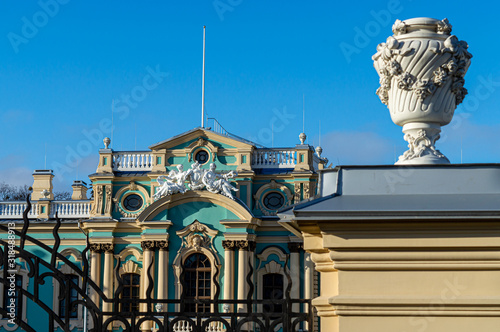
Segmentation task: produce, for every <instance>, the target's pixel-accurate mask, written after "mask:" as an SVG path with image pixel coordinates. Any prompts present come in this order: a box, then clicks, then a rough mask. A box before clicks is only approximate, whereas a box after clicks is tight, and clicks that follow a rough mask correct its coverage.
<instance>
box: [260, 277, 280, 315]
mask: <svg viewBox="0 0 500 332" xmlns="http://www.w3.org/2000/svg"><path fill="white" fill-rule="evenodd" d="M262 298H263V299H264V300H282V299H283V275H282V274H281V273H268V274H264V276H263V277H262ZM263 308H264V312H273V313H281V312H282V311H283V305H282V304H281V303H269V304H264V306H263Z"/></svg>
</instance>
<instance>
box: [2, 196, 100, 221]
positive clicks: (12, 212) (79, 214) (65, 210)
mask: <svg viewBox="0 0 500 332" xmlns="http://www.w3.org/2000/svg"><path fill="white" fill-rule="evenodd" d="M91 202H92V201H90V200H82V201H49V204H50V214H49V216H50V218H54V217H55V213H56V211H57V214H58V216H59V218H61V219H75V218H89V217H90V210H91V208H92V205H91ZM26 206H27V204H26V202H0V220H2V219H3V220H5V219H9V220H10V219H22V218H23V212H24V210H25V209H26ZM40 213H41V211H40V208H39V204H38V203H36V202H32V206H31V210H30V212H29V214H28V218H30V219H36V218H38V216H39V214H40Z"/></svg>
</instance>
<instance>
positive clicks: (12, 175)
mask: <svg viewBox="0 0 500 332" xmlns="http://www.w3.org/2000/svg"><path fill="white" fill-rule="evenodd" d="M32 174H33V170H31V169H29V168H26V167H11V168H6V169H2V170H0V182H5V183H8V184H10V185H14V186H20V185H25V184H26V185H29V186H31V185H32V184H33V175H32Z"/></svg>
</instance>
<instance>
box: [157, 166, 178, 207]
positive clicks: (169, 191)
mask: <svg viewBox="0 0 500 332" xmlns="http://www.w3.org/2000/svg"><path fill="white" fill-rule="evenodd" d="M185 175H186V172H184V167H183V166H182V165H178V166H177V171H176V170H172V171H170V172H169V173H168V175H160V176H159V177H158V178H157V179H156V181H158V183H159V184H160V186H159V188H158V190H157V191H156V193H155V194H154V195H153V198H154V200H155V201H156V200H158V199H160V198H161V197H163V196H169V195H173V194H177V193H181V194H184V193H185V192H186V186H185V185H184V180H185V178H186V177H185Z"/></svg>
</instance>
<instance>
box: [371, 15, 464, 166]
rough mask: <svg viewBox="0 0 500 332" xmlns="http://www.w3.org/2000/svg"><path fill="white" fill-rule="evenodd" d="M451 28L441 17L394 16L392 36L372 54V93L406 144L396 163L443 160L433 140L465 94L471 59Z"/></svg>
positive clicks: (449, 119)
mask: <svg viewBox="0 0 500 332" xmlns="http://www.w3.org/2000/svg"><path fill="white" fill-rule="evenodd" d="M451 29H452V26H451V24H450V23H449V22H448V20H447V19H444V20H442V21H439V20H436V19H432V18H413V19H409V20H404V21H400V20H396V22H395V23H394V25H393V27H392V31H393V33H394V35H393V36H391V37H389V38H387V41H386V42H385V43H381V44H379V45H378V46H377V53H376V54H375V55H373V57H372V59H373V60H374V66H375V69H376V70H377V72H378V74H379V77H380V87H379V88H378V89H377V95H378V96H379V98H380V100H381V101H382V103H384V104H385V105H387V107H388V108H389V110H390V114H391V118H392V121H393V122H394V123H395V124H397V125H399V126H402V127H403V133H404V134H405V137H404V138H405V140H406V141H407V142H408V143H409V144H408V147H409V150H408V151H406V152H405V153H404V154H403V155H402V156H400V157H399V160H398V161H397V162H396V164H448V163H449V160H448V159H447V158H446V157H445V156H444V155H443V154H442V153H440V152H439V151H438V150H437V149H436V148H435V146H434V144H435V142H436V141H437V140H438V139H439V133H440V132H441V126H444V125H447V124H449V123H450V121H451V119H452V117H453V113H454V111H455V108H456V107H457V105H458V104H460V103H461V102H462V101H463V99H464V97H465V95H466V94H467V89H465V88H464V83H465V80H464V76H465V73H466V72H467V70H468V68H469V65H470V59H471V58H472V55H471V54H470V53H469V52H468V51H467V48H468V45H467V43H466V42H465V41H459V40H458V38H457V37H456V36H454V35H450V33H451Z"/></svg>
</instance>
